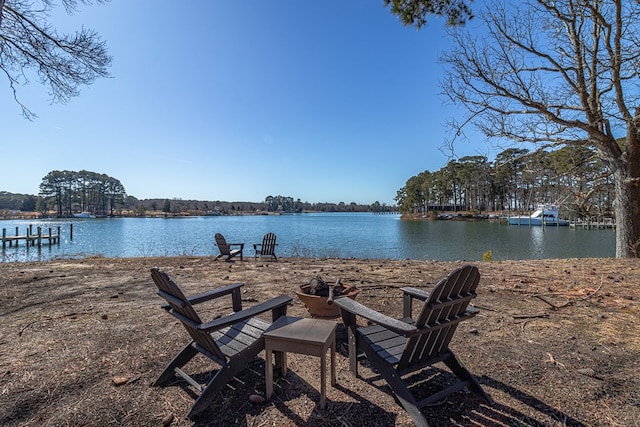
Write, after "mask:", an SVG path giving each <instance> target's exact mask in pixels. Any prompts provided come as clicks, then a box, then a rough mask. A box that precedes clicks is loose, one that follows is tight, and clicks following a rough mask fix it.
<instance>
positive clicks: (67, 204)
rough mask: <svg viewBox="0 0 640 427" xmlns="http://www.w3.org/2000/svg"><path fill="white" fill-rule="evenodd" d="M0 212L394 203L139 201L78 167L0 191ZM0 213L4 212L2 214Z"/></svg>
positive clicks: (371, 208)
mask: <svg viewBox="0 0 640 427" xmlns="http://www.w3.org/2000/svg"><path fill="white" fill-rule="evenodd" d="M0 210H8V211H22V212H34V211H35V212H40V213H41V214H42V215H43V216H47V215H48V214H49V212H50V211H54V212H55V215H57V216H59V217H67V216H71V215H73V214H74V213H78V212H89V213H91V214H94V215H96V216H116V215H118V216H121V215H134V216H145V215H147V214H148V213H150V212H149V211H151V212H157V211H160V212H163V213H165V214H188V215H233V214H240V213H256V212H303V211H316V212H394V211H396V207H395V206H393V205H387V204H386V203H380V202H379V201H376V202H374V203H372V204H357V203H354V202H351V203H348V204H347V203H344V202H339V203H330V202H324V203H309V202H303V201H302V200H300V199H299V198H298V199H294V198H293V197H290V196H280V195H278V196H271V195H269V196H267V197H266V198H265V199H264V201H262V202H226V201H219V200H218V201H202V200H183V199H178V198H173V199H144V200H140V199H137V198H136V197H134V196H130V195H127V193H126V191H125V188H124V186H123V185H122V183H121V182H120V181H119V180H118V179H116V178H113V177H110V176H109V175H106V174H101V173H97V172H90V171H86V170H82V171H79V172H74V171H67V170H64V171H57V170H56V171H51V172H49V173H48V174H47V175H46V176H45V177H44V178H42V182H41V183H40V192H39V194H38V196H34V195H31V194H17V193H10V192H7V191H0ZM2 216H9V214H8V213H6V214H2Z"/></svg>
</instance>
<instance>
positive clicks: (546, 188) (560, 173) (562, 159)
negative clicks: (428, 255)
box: [395, 146, 615, 218]
mask: <svg viewBox="0 0 640 427" xmlns="http://www.w3.org/2000/svg"><path fill="white" fill-rule="evenodd" d="M614 193H615V188H614V183H613V178H612V176H611V173H610V172H609V171H608V170H607V168H606V167H605V165H604V164H603V163H602V161H601V160H600V159H599V158H598V157H597V155H596V153H594V151H593V150H591V149H589V148H587V147H580V146H565V147H563V148H561V149H558V150H554V151H534V152H530V151H529V150H527V149H523V148H510V149H507V150H504V151H502V152H501V153H499V154H498V155H497V156H496V158H495V160H494V161H493V162H490V161H488V159H487V157H485V156H467V157H462V158H460V159H459V160H452V161H450V162H449V163H447V165H446V166H444V167H443V168H442V169H440V170H438V171H435V172H430V171H424V172H422V173H420V174H418V175H415V176H412V177H411V178H409V179H408V180H407V182H406V184H405V185H404V187H402V188H401V189H400V190H398V192H397V195H396V198H395V200H396V202H397V203H398V209H399V210H400V212H402V213H415V214H425V213H427V212H429V211H442V210H454V211H455V210H459V211H477V212H482V211H501V210H510V211H528V210H531V209H533V208H535V206H536V205H537V204H539V203H552V204H559V205H561V208H562V210H563V214H564V215H569V216H571V217H574V218H575V217H589V216H594V215H612V211H613V201H614V199H615V196H614Z"/></svg>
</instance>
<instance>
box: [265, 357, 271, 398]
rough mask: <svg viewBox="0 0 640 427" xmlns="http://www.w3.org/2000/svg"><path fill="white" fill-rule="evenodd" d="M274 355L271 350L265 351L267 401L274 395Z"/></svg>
mask: <svg viewBox="0 0 640 427" xmlns="http://www.w3.org/2000/svg"><path fill="white" fill-rule="evenodd" d="M272 356H273V353H272V351H271V350H266V351H265V361H264V363H265V365H264V366H265V375H264V382H265V384H266V388H267V394H266V397H267V399H269V398H270V397H271V395H272V394H273V360H272V359H273V357H272Z"/></svg>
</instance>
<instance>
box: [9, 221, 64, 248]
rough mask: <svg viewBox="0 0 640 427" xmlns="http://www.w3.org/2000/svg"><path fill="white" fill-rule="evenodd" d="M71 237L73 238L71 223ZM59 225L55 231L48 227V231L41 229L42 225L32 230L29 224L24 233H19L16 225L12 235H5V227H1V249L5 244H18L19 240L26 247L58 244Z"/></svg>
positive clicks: (10, 245)
mask: <svg viewBox="0 0 640 427" xmlns="http://www.w3.org/2000/svg"><path fill="white" fill-rule="evenodd" d="M71 230H72V231H71V236H72V237H71V239H73V224H71ZM60 236H61V235H60V226H58V227H57V228H56V232H54V231H53V228H52V227H49V229H48V233H47V232H45V231H43V229H42V227H37V229H36V230H35V232H34V230H33V226H29V227H28V228H27V230H26V233H25V234H20V231H19V227H16V232H15V234H14V235H13V236H8V235H7V229H6V228H3V229H2V249H5V248H6V247H7V246H9V247H12V246H14V245H15V246H16V247H17V246H18V245H19V244H20V242H24V243H25V244H26V246H27V247H29V246H37V247H39V248H40V247H42V245H47V244H48V245H49V246H51V245H56V244H57V245H59V244H60Z"/></svg>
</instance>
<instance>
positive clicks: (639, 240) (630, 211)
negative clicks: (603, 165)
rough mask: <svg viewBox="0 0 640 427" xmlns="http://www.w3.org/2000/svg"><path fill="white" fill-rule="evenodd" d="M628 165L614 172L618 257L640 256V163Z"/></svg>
mask: <svg viewBox="0 0 640 427" xmlns="http://www.w3.org/2000/svg"><path fill="white" fill-rule="evenodd" d="M629 163H631V162H629ZM626 166H627V167H626V168H620V169H618V170H617V171H616V172H615V173H614V179H615V187H616V199H615V203H614V209H615V214H616V258H640V178H639V174H638V173H637V171H638V169H639V167H640V165H631V164H627V165H626ZM630 166H631V167H630ZM634 166H635V167H634ZM634 171H635V172H636V173H633V172H634Z"/></svg>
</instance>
